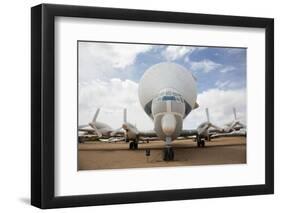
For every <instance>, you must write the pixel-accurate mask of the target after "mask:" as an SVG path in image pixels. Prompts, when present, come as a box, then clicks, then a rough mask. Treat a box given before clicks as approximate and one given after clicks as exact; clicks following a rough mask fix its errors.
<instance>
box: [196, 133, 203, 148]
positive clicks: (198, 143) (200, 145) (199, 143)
mask: <svg viewBox="0 0 281 213" xmlns="http://www.w3.org/2000/svg"><path fill="white" fill-rule="evenodd" d="M197 147H205V140H204V139H203V138H201V137H200V136H199V135H197Z"/></svg>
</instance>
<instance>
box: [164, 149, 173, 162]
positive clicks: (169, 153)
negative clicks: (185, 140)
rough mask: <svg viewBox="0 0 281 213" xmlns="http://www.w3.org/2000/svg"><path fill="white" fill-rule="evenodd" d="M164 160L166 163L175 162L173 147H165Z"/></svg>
mask: <svg viewBox="0 0 281 213" xmlns="http://www.w3.org/2000/svg"><path fill="white" fill-rule="evenodd" d="M163 159H164V161H171V160H174V150H173V148H172V147H165V149H164V158H163Z"/></svg>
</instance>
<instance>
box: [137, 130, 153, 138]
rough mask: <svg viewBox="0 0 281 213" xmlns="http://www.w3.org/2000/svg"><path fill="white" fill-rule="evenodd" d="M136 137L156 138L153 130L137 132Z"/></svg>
mask: <svg viewBox="0 0 281 213" xmlns="http://www.w3.org/2000/svg"><path fill="white" fill-rule="evenodd" d="M138 135H139V136H140V137H147V138H155V137H158V136H157V134H156V132H155V131H154V130H149V131H141V132H138Z"/></svg>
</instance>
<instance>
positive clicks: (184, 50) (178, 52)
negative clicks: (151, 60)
mask: <svg viewBox="0 0 281 213" xmlns="http://www.w3.org/2000/svg"><path fill="white" fill-rule="evenodd" d="M203 49H206V47H188V46H168V47H166V48H165V49H164V50H163V51H162V53H161V54H162V56H163V57H164V58H165V59H166V60H167V61H175V60H178V59H181V58H183V57H184V56H188V55H190V54H191V53H193V52H194V51H198V50H203Z"/></svg>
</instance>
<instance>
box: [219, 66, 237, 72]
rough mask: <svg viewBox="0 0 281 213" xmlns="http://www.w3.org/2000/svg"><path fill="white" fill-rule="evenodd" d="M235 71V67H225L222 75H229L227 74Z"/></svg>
mask: <svg viewBox="0 0 281 213" xmlns="http://www.w3.org/2000/svg"><path fill="white" fill-rule="evenodd" d="M233 70H235V67H233V66H225V67H223V68H222V69H221V70H220V72H221V73H227V72H230V71H233Z"/></svg>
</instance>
